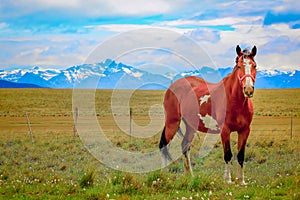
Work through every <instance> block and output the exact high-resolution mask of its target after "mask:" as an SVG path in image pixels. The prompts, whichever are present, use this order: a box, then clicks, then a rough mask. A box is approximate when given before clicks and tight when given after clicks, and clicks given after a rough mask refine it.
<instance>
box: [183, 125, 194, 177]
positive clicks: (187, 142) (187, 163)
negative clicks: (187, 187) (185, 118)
mask: <svg viewBox="0 0 300 200" xmlns="http://www.w3.org/2000/svg"><path fill="white" fill-rule="evenodd" d="M185 125H186V133H185V136H184V138H183V140H182V143H181V147H182V153H183V155H184V169H185V172H186V173H190V174H191V175H192V176H193V170H192V165H191V157H190V149H191V144H192V141H193V138H194V135H195V132H196V131H195V129H193V128H192V127H191V126H190V125H188V124H187V123H185Z"/></svg>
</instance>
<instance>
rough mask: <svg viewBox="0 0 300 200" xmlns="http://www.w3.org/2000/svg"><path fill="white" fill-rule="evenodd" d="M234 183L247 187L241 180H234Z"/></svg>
mask: <svg viewBox="0 0 300 200" xmlns="http://www.w3.org/2000/svg"><path fill="white" fill-rule="evenodd" d="M236 183H237V184H239V185H242V186H246V185H248V184H247V183H246V182H245V181H244V180H241V179H236Z"/></svg>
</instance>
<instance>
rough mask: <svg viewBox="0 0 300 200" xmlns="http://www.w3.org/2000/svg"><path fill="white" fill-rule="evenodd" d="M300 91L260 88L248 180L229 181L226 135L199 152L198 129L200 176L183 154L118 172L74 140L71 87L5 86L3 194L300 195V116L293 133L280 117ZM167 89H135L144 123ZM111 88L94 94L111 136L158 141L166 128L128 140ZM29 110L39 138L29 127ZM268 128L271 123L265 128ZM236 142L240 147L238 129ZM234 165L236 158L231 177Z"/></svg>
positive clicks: (0, 112) (0, 136) (150, 144)
mask: <svg viewBox="0 0 300 200" xmlns="http://www.w3.org/2000/svg"><path fill="white" fill-rule="evenodd" d="M299 91H300V90H257V91H256V94H255V98H254V99H253V101H254V105H255V109H256V112H255V113H256V115H255V118H254V124H253V130H254V131H253V132H252V133H251V135H250V137H249V142H248V144H247V148H246V158H245V159H246V163H245V178H246V182H247V183H248V185H247V186H239V185H236V184H232V185H227V184H224V183H223V177H222V176H223V170H224V161H223V159H222V157H223V150H222V145H221V143H220V141H219V142H218V143H217V144H216V145H215V147H214V149H213V150H212V151H211V152H210V154H209V156H207V157H205V158H203V159H200V158H198V157H197V155H198V150H199V148H200V145H201V142H202V140H203V137H204V135H203V134H201V133H200V134H199V136H200V137H195V139H194V142H193V147H192V152H191V155H192V163H193V170H194V174H195V177H190V176H186V175H185V174H184V170H183V160H182V158H181V159H179V160H177V161H176V162H174V163H173V164H171V165H170V166H168V167H167V168H166V169H164V170H162V171H161V170H158V171H154V172H149V173H138V174H131V173H125V172H120V171H116V170H112V169H109V168H107V167H106V166H105V165H103V164H101V163H100V162H99V161H98V160H96V159H95V158H94V157H93V156H91V155H90V153H89V152H88V151H87V150H86V148H85V147H84V146H83V144H82V143H81V141H80V139H79V138H78V137H77V138H75V141H74V137H73V121H72V91H71V90H51V89H33V90H30V89H28V90H27V89H26V90H0V127H1V129H0V199H299V198H300V189H299V188H300V185H299V184H300V165H299V163H300V146H299V139H300V138H299V135H300V127H299V123H300V120H299V117H295V118H294V126H295V127H294V130H293V131H294V138H293V140H290V138H289V135H288V134H289V130H288V126H283V125H282V124H285V123H287V124H288V123H289V117H288V116H289V111H290V109H294V115H295V116H300V115H299V110H300V109H299V108H300V103H299V96H300V95H299ZM124 92H126V91H124ZM163 94H164V92H163V91H138V92H135V93H134V94H133V96H132V98H131V100H130V105H131V107H132V108H133V110H134V120H135V121H136V122H137V123H138V124H141V125H144V124H147V123H149V117H148V110H149V108H150V107H151V106H152V105H154V104H158V103H161V102H162V100H163ZM110 95H111V91H109V90H105V91H97V95H96V104H97V113H98V114H97V115H98V118H99V123H100V124H101V127H103V129H104V131H105V133H106V135H107V137H108V138H109V139H110V140H111V141H112V142H113V143H114V144H115V145H116V146H118V147H120V148H123V149H127V150H131V151H151V150H154V149H157V145H158V141H159V137H160V135H159V134H160V133H157V134H155V135H154V136H153V137H151V138H146V139H138V138H133V140H132V144H130V143H129V136H128V135H126V134H124V133H123V132H122V131H121V130H120V129H119V128H118V127H117V126H116V124H115V122H114V120H113V117H112V114H111V113H110V104H109V103H110V101H111V99H110ZM270 97H271V98H270ZM58 101H59V103H58ZM141 102H143V103H141ZM26 112H28V113H29V116H30V120H31V124H32V130H33V135H34V144H32V143H31V140H30V137H29V134H28V128H27V123H26V118H25V113H26ZM283 122H284V123H283ZM262 129H263V130H265V131H264V132H261V131H259V130H262ZM285 129H286V130H285ZM133 144H134V145H133ZM231 145H232V149H233V153H234V155H236V154H237V150H236V149H237V143H236V134H235V133H233V134H232V141H231ZM236 171H237V162H236V160H233V161H232V172H233V173H232V176H233V178H235V173H236Z"/></svg>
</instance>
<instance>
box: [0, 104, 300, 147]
mask: <svg viewBox="0 0 300 200" xmlns="http://www.w3.org/2000/svg"><path fill="white" fill-rule="evenodd" d="M294 113H299V111H298V110H297V111H295V110H292V111H286V112H285V114H284V115H283V116H254V118H253V122H252V124H251V137H252V138H256V139H257V138H258V139H259V138H261V139H264V140H268V139H272V140H297V141H298V140H300V116H298V115H297V114H296V115H295V114H294ZM96 115H97V117H98V119H99V120H100V121H104V122H105V123H107V124H108V125H107V126H109V128H107V130H106V131H107V134H110V133H114V134H116V133H120V134H122V131H121V130H120V129H119V128H118V127H117V126H116V125H115V124H114V123H113V121H112V120H113V119H111V118H109V117H102V116H101V115H100V114H96ZM144 118H146V117H144ZM140 119H141V118H140V117H137V118H135V116H134V114H132V113H131V115H129V116H128V119H124V120H125V121H126V120H127V122H128V124H129V126H130V127H129V128H128V129H130V131H134V127H132V124H131V120H134V121H138V120H140ZM142 119H143V118H142ZM77 120H78V109H75V110H74V111H73V112H70V113H69V114H63V115H61V114H59V113H55V114H54V113H43V114H42V116H39V115H38V114H37V113H34V114H33V116H31V115H30V112H26V113H24V116H12V117H11V116H6V117H0V124H5V126H4V127H3V128H1V129H2V130H0V140H1V141H4V139H6V140H7V139H10V140H13V139H22V138H23V139H24V138H28V139H29V140H30V141H31V142H32V144H34V141H35V140H39V139H42V138H44V139H45V138H46V139H47V140H49V141H51V140H55V141H58V140H60V139H70V140H74V142H76V138H78V133H77ZM129 122H130V123H129ZM124 123H126V122H124ZM162 128H163V127H161V129H162ZM130 140H131V137H130ZM129 142H130V141H128V143H129Z"/></svg>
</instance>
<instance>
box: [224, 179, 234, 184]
mask: <svg viewBox="0 0 300 200" xmlns="http://www.w3.org/2000/svg"><path fill="white" fill-rule="evenodd" d="M224 182H225V183H226V184H233V182H232V181H231V179H224Z"/></svg>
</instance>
